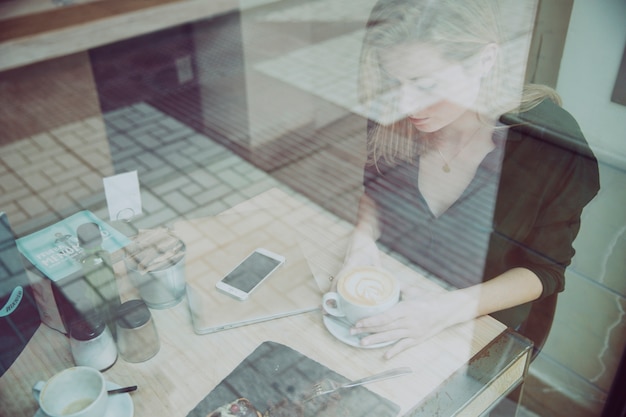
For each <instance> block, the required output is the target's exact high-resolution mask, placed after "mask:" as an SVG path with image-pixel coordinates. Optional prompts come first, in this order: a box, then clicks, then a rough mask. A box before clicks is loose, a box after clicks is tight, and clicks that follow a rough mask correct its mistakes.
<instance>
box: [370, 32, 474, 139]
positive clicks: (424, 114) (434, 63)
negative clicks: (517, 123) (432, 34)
mask: <svg viewBox="0 0 626 417" xmlns="http://www.w3.org/2000/svg"><path fill="white" fill-rule="evenodd" d="M380 59H381V65H382V70H383V72H384V73H385V76H386V77H388V78H390V79H392V80H393V84H394V87H392V88H394V89H395V92H394V94H397V104H398V107H397V108H398V110H399V112H401V115H402V116H406V117H408V120H409V121H410V122H411V124H412V125H413V126H415V128H416V129H418V130H419V131H422V132H435V131H438V130H440V129H441V128H443V127H445V126H448V125H449V124H451V123H452V122H454V121H456V120H457V119H458V118H459V117H460V116H461V115H463V114H465V113H466V112H467V111H468V110H476V107H475V105H476V101H477V99H478V95H479V92H480V85H481V79H482V73H483V71H482V67H481V68H479V67H480V64H479V63H474V64H469V63H467V64H466V65H463V64H462V63H460V62H450V61H448V60H446V59H444V58H443V57H442V56H441V54H440V53H439V52H438V51H437V50H436V49H435V48H433V47H432V46H429V45H427V44H420V43H406V44H400V45H396V46H394V47H391V48H389V49H385V50H383V51H382V52H381V53H380Z"/></svg>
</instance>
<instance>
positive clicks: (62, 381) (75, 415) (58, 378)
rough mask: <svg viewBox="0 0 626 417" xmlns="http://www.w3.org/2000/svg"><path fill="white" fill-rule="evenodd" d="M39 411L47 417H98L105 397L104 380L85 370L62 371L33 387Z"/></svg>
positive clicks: (100, 375) (101, 414) (83, 367)
mask: <svg viewBox="0 0 626 417" xmlns="http://www.w3.org/2000/svg"><path fill="white" fill-rule="evenodd" d="M33 396H34V397H35V399H36V400H37V402H38V403H39V407H40V408H41V411H43V412H44V414H46V415H47V416H50V417H69V416H71V417H102V416H104V414H105V413H106V410H107V400H108V396H109V395H108V393H107V389H106V381H105V380H104V376H103V375H102V373H100V372H99V371H98V370H96V369H94V368H90V367H87V366H76V367H73V368H68V369H64V370H63V371H61V372H59V373H57V374H56V375H54V376H53V377H52V378H50V379H49V380H48V381H38V382H37V383H35V385H34V386H33Z"/></svg>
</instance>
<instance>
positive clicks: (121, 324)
mask: <svg viewBox="0 0 626 417" xmlns="http://www.w3.org/2000/svg"><path fill="white" fill-rule="evenodd" d="M116 327H117V349H118V351H119V354H120V356H121V357H122V359H124V360H125V361H126V362H132V363H137V362H144V361H147V360H148V359H150V358H152V357H153V356H154V355H156V354H157V352H158V351H159V349H160V347H161V343H160V341H159V335H158V333H157V329H156V326H155V325H154V321H153V320H152V315H151V314H150V310H149V309H148V307H147V306H146V303H144V302H143V301H142V300H130V301H126V302H125V303H123V304H122V305H120V307H119V309H118V314H117V320H116Z"/></svg>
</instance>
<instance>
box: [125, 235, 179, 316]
mask: <svg viewBox="0 0 626 417" xmlns="http://www.w3.org/2000/svg"><path fill="white" fill-rule="evenodd" d="M179 245H180V248H179V249H177V251H176V253H175V254H174V255H175V256H173V257H172V263H166V265H165V266H163V262H162V261H161V262H160V265H161V266H160V267H159V268H157V269H154V268H147V269H143V270H138V267H137V263H136V262H135V261H134V260H133V259H132V257H129V258H127V259H126V261H125V263H126V270H127V273H128V277H129V278H130V281H131V283H132V284H133V285H134V286H135V287H136V288H137V289H138V290H139V295H140V296H141V298H142V299H143V300H144V301H145V303H146V305H147V306H148V307H150V308H154V309H166V308H170V307H173V306H175V305H177V304H178V303H180V302H181V301H182V299H183V298H184V296H185V250H186V248H185V244H184V243H183V242H182V241H180V242H179Z"/></svg>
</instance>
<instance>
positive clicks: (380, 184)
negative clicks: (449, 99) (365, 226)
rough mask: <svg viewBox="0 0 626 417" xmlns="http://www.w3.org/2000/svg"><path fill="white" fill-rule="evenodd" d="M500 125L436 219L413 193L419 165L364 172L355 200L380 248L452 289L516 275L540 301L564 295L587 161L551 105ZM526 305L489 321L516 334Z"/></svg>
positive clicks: (589, 172)
mask: <svg viewBox="0 0 626 417" xmlns="http://www.w3.org/2000/svg"><path fill="white" fill-rule="evenodd" d="M501 122H503V123H505V124H507V125H510V127H508V128H507V129H501V130H496V134H494V142H495V144H496V147H495V149H494V150H493V151H492V152H490V153H489V154H488V155H487V156H486V157H485V158H484V160H483V161H482V163H481V164H480V166H479V169H478V170H477V173H476V175H475V177H474V178H473V180H472V181H471V183H470V185H469V186H468V187H467V189H466V190H465V191H464V193H463V194H462V196H461V197H460V198H459V199H458V200H457V201H456V202H455V203H454V204H453V205H452V207H450V208H449V209H448V210H447V211H446V212H444V213H443V214H442V215H441V216H439V217H434V216H433V214H432V213H431V211H430V209H429V208H428V206H427V205H426V202H425V200H424V198H423V197H422V196H421V194H420V192H419V189H418V188H417V179H418V168H419V158H418V159H417V160H416V161H415V162H414V163H412V164H409V163H399V164H396V165H393V166H391V165H389V164H386V163H385V162H384V161H383V160H379V161H377V167H376V166H373V165H372V166H369V165H368V166H367V167H366V168H365V173H364V185H365V192H366V194H367V195H368V196H370V197H371V198H372V199H373V200H374V201H375V202H376V204H377V206H378V216H379V222H380V225H381V237H380V241H381V243H383V244H385V245H387V246H388V247H390V248H391V249H393V250H394V251H397V252H398V253H400V254H402V255H404V256H405V257H407V258H408V259H409V260H411V261H412V262H414V263H415V264H417V265H420V266H421V267H423V268H424V269H426V270H427V271H429V272H431V273H433V274H434V275H436V276H438V277H440V278H442V279H443V280H444V281H447V282H449V283H450V284H452V285H454V286H455V287H457V288H463V287H467V286H470V285H473V284H477V283H479V282H482V281H486V280H489V279H491V278H493V277H495V276H497V275H500V274H502V273H503V272H505V271H507V270H509V269H511V268H514V267H524V268H527V269H530V270H531V271H533V272H534V273H535V274H536V275H537V276H538V277H539V279H540V280H541V282H542V284H543V293H542V295H541V298H540V299H544V298H546V297H548V296H550V295H552V294H555V293H558V292H560V291H562V290H563V289H564V272H565V268H566V267H567V265H569V264H570V262H571V259H572V256H573V255H574V249H573V247H572V242H573V241H574V238H575V237H576V235H577V233H578V230H579V227H580V216H581V213H582V209H583V207H584V206H585V205H586V204H587V203H588V202H589V201H590V200H591V199H592V198H593V197H594V196H595V194H596V193H597V192H598V190H599V177H598V167H597V161H596V159H595V157H594V156H593V153H592V152H591V150H590V149H589V146H588V144H587V142H586V141H585V139H584V137H583V135H582V133H581V131H580V128H579V127H578V124H577V123H576V121H575V120H574V119H573V117H572V116H571V115H570V114H569V113H567V112H566V111H565V110H563V109H562V108H560V107H559V106H557V105H556V104H554V103H552V102H551V101H547V100H546V101H544V102H542V103H541V104H539V105H538V106H536V107H535V108H533V109H532V110H530V111H529V112H526V113H523V114H515V115H506V116H503V117H502V118H501ZM497 132H500V133H499V134H498V133H497ZM530 305H531V303H528V304H525V305H522V306H518V307H514V308H512V309H509V310H505V311H502V312H498V313H495V314H494V316H495V317H497V318H498V319H499V320H500V321H502V322H504V323H505V324H507V325H509V326H511V327H517V326H518V325H519V324H520V323H522V322H523V321H524V320H525V319H526V317H527V316H528V312H529V310H530Z"/></svg>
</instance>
